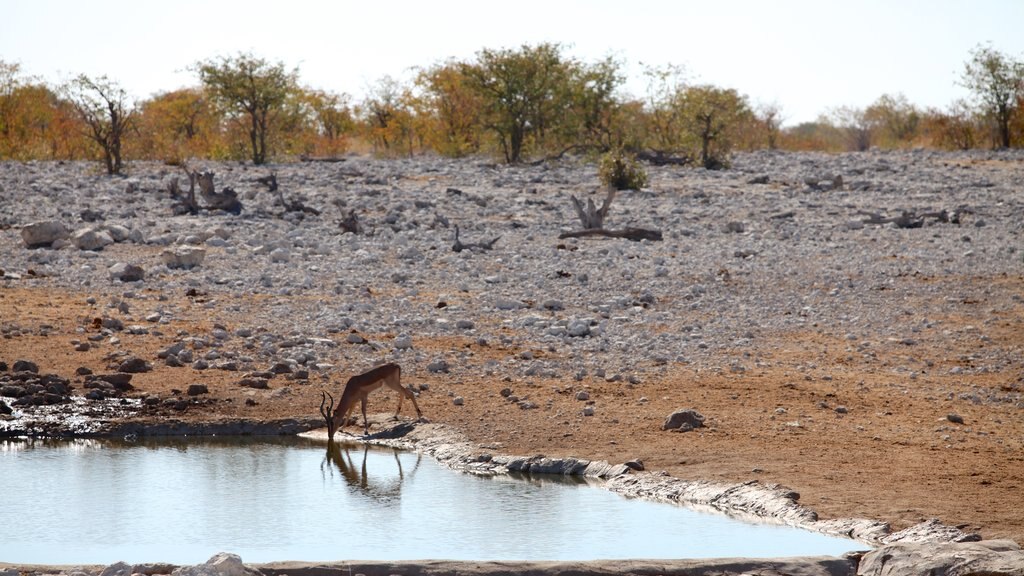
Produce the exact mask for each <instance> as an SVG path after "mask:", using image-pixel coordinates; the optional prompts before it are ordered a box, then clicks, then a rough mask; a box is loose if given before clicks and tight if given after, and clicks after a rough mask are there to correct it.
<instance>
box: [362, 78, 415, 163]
mask: <svg viewBox="0 0 1024 576" xmlns="http://www.w3.org/2000/svg"><path fill="white" fill-rule="evenodd" d="M412 100H413V97H412V94H411V93H410V91H409V89H408V88H407V87H404V86H402V84H401V82H399V81H398V80H396V79H395V78H393V77H391V76H383V77H382V78H380V79H379V80H378V81H377V83H376V84H375V85H374V86H372V87H371V88H370V90H369V93H368V94H367V95H366V98H365V99H364V100H363V105H362V112H363V117H364V121H365V123H366V126H367V128H368V130H369V136H370V140H371V142H373V146H374V148H375V149H376V150H377V151H378V152H380V153H384V154H394V153H402V152H404V153H406V154H409V155H410V156H411V155H412V153H413V151H414V150H415V144H416V140H417V134H416V127H415V124H416V122H415V120H416V118H415V115H414V113H413V110H412Z"/></svg>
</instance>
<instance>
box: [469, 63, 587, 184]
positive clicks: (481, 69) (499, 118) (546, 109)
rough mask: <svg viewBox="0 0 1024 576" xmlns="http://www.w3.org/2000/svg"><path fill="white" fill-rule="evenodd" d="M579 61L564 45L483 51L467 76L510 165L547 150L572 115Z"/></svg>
mask: <svg viewBox="0 0 1024 576" xmlns="http://www.w3.org/2000/svg"><path fill="white" fill-rule="evenodd" d="M573 65H574V63H573V62H571V61H570V60H568V59H566V58H564V57H563V56H562V48H561V46H559V45H558V44H551V43H542V44H538V45H537V46H529V45H523V46H522V47H520V48H519V49H518V50H511V49H503V50H490V49H483V50H481V51H480V52H478V53H477V58H476V62H473V63H464V64H463V65H462V66H461V71H462V73H463V74H464V75H465V76H466V78H467V79H468V81H469V86H470V87H471V88H472V89H473V90H474V91H475V92H476V93H477V94H478V96H479V97H480V99H481V101H482V102H483V114H482V122H483V126H484V127H485V128H486V129H487V130H489V131H492V132H493V133H494V134H495V135H496V136H497V138H498V144H499V145H500V147H501V150H502V153H503V154H504V156H505V161H506V162H508V163H509V164H516V163H519V162H520V161H522V159H523V153H524V151H525V150H526V149H527V148H528V147H529V146H530V145H531V144H533V145H535V146H537V147H543V145H544V142H545V138H546V137H547V135H548V134H549V133H551V132H552V129H553V128H555V127H557V126H558V123H559V119H560V117H561V115H562V114H563V113H564V112H565V111H566V109H567V107H568V104H567V99H568V91H567V90H566V86H567V79H568V77H569V70H570V68H571V67H572V66H573Z"/></svg>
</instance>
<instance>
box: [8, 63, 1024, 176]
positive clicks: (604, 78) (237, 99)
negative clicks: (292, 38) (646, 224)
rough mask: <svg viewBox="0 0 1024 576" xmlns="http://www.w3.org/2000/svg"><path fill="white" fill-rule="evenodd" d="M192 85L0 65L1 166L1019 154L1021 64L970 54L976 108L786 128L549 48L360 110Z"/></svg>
mask: <svg viewBox="0 0 1024 576" xmlns="http://www.w3.org/2000/svg"><path fill="white" fill-rule="evenodd" d="M191 70H192V71H193V72H194V73H195V74H196V77H197V83H196V85H195V86H194V87H190V88H183V89H180V90H175V91H173V92H165V93H161V94H156V95H154V96H152V97H150V98H148V99H146V100H142V101H134V100H132V98H130V96H129V95H128V94H127V92H126V91H125V90H124V89H123V88H122V87H121V86H120V85H119V84H118V83H117V82H116V81H115V80H112V79H110V78H107V77H97V78H90V77H87V76H84V75H82V76H78V77H76V78H74V79H72V80H71V81H68V82H66V83H64V84H62V85H59V86H51V85H47V84H46V83H44V82H41V81H38V80H36V79H34V78H33V77H31V76H28V75H26V74H25V73H23V71H22V70H21V68H20V66H19V65H18V64H16V63H10V62H5V61H3V60H0V159H16V160H31V159H50V160H75V159H94V158H95V159H102V160H103V161H104V163H105V166H106V168H107V170H108V172H110V173H119V172H120V171H121V170H122V167H123V163H124V161H125V160H126V159H153V160H162V161H165V162H168V163H180V162H183V161H185V160H187V159H189V158H209V159H245V160H251V161H252V162H254V163H256V164H262V163H264V162H266V161H268V160H270V159H280V160H288V159H294V158H298V157H333V156H337V155H340V154H343V153H345V152H348V151H358V152H372V153H374V154H378V155H382V156H408V155H415V154H423V153H434V154H440V155H444V156H452V157H460V156H467V155H475V154H491V155H495V156H497V157H499V158H501V159H502V160H503V161H505V162H508V163H519V162H525V161H534V160H542V159H545V158H552V157H558V156H561V155H564V154H566V153H570V152H571V153H601V152H607V151H611V150H616V151H627V152H629V153H632V154H640V155H642V156H644V157H646V158H648V159H650V160H653V161H664V162H676V163H686V164H693V165H701V166H705V167H708V168H721V167H726V166H728V163H729V155H730V153H731V152H732V151H733V150H755V149H785V150H821V151H844V150H866V149H868V148H871V147H882V148H902V147H919V146H926V147H936V148H951V149H969V148H975V147H1011V146H1021V145H1022V144H1024V63H1022V62H1021V61H1020V60H1017V59H1014V58H1012V57H1010V56H1008V55H1005V54H1002V53H1000V52H998V51H996V50H994V49H992V48H991V47H986V46H978V47H977V48H976V49H974V50H973V51H972V52H971V54H970V57H969V59H968V60H967V61H966V62H965V63H964V70H963V72H962V74H961V75H960V77H959V78H958V81H959V82H960V83H961V84H962V85H964V86H966V87H967V88H968V89H970V91H971V93H972V95H973V98H972V100H971V101H958V102H953V103H951V104H950V105H949V106H948V107H947V108H945V109H941V110H940V109H922V108H919V107H917V106H915V105H914V104H913V103H911V102H909V101H908V100H907V99H906V98H905V97H904V96H903V95H901V94H885V95H882V96H880V97H879V98H878V100H876V101H875V102H874V103H872V104H871V105H870V106H868V107H866V108H863V109H861V108H851V107H843V108H837V109H834V110H832V111H830V112H828V113H826V114H824V115H822V116H821V117H820V118H819V119H818V120H817V121H815V122H810V123H804V124H800V125H797V126H792V127H783V122H784V120H785V111H784V110H783V108H782V107H781V106H780V105H778V104H767V105H765V104H761V105H755V104H752V103H751V102H750V100H749V99H748V97H747V96H745V95H743V94H741V93H739V92H737V91H736V90H734V89H728V88H721V87H718V86H713V85H707V84H693V83H690V82H688V81H687V80H686V77H685V75H684V74H683V73H682V71H681V69H679V68H676V67H672V66H669V67H665V68H650V69H647V70H646V72H645V75H646V78H647V81H648V84H647V91H646V94H644V95H643V96H641V97H633V96H627V95H625V94H623V91H622V87H623V84H624V81H625V77H624V74H623V71H622V70H623V66H622V63H621V62H619V61H617V60H615V59H613V58H607V59H604V60H600V61H597V62H582V61H579V60H577V59H575V58H572V57H571V56H569V55H567V54H566V53H565V51H564V50H563V48H562V46H560V45H558V44H549V43H544V44H539V45H524V46H522V47H519V48H517V49H483V50H480V51H479V52H478V53H477V54H476V56H475V57H474V58H473V59H471V60H467V61H460V60H449V61H445V62H441V63H438V64H435V65H433V66H431V67H429V68H423V69H419V70H418V71H417V73H416V75H415V77H414V78H413V79H412V80H411V81H408V82H400V81H397V80H395V79H393V78H391V77H388V76H385V77H383V78H381V79H380V80H378V81H377V82H376V84H375V85H374V86H373V87H372V88H371V89H370V90H369V91H368V93H367V95H366V96H365V97H364V98H363V99H362V100H361V101H358V102H355V101H354V100H353V99H352V98H351V97H350V96H348V95H346V94H338V93H332V92H328V91H324V90H318V89H315V88H311V87H308V86H305V85H303V83H302V82H301V78H300V75H299V70H298V69H297V68H296V69H289V68H287V67H286V66H285V64H284V63H281V62H272V61H268V60H265V59H263V58H260V57H257V56H254V55H252V54H245V53H242V54H238V55H235V56H230V57H222V58H217V59H210V60H206V61H201V62H197V63H195V64H194V65H193V66H192V67H191Z"/></svg>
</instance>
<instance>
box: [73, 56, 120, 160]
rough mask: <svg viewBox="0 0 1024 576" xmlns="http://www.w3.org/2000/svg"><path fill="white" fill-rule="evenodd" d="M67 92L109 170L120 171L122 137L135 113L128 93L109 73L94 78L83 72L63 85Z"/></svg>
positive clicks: (88, 135)
mask: <svg viewBox="0 0 1024 576" xmlns="http://www.w3.org/2000/svg"><path fill="white" fill-rule="evenodd" d="M64 94H65V95H66V96H67V98H68V100H69V101H70V102H71V104H72V106H73V107H74V110H75V113H76V115H77V116H78V118H79V120H81V121H82V123H83V124H84V125H85V129H86V132H85V134H86V136H87V137H88V138H90V139H91V140H92V141H93V142H95V143H96V144H97V145H99V147H100V148H101V149H102V150H103V161H104V163H105V164H106V167H107V174H120V173H121V169H122V167H123V166H122V161H121V146H122V138H123V137H124V135H125V133H126V132H127V131H128V129H129V127H130V126H131V125H132V121H133V118H134V116H135V106H134V104H133V103H132V102H131V101H130V100H129V98H128V93H127V92H125V90H124V89H123V88H121V87H120V86H118V85H117V83H116V82H114V81H112V80H110V79H109V78H107V77H106V76H100V77H98V78H96V79H95V80H94V79H92V78H89V77H88V76H86V75H85V74H81V75H79V76H78V77H76V78H75V79H74V80H71V81H70V82H69V83H67V84H66V85H65V86H64Z"/></svg>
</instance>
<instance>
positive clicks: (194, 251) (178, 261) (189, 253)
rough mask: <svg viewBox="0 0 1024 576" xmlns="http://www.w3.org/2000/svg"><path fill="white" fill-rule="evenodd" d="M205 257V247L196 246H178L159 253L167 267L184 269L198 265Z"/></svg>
mask: <svg viewBox="0 0 1024 576" xmlns="http://www.w3.org/2000/svg"><path fill="white" fill-rule="evenodd" d="M205 258H206V249H204V248H199V247H196V246H178V247H175V248H170V249H167V250H164V251H163V253H161V254H160V259H161V260H162V261H163V263H164V264H165V265H166V266H167V267H168V268H179V269H185V270H188V269H190V268H195V267H196V266H199V265H200V264H202V263H203V260H204V259H205Z"/></svg>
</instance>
